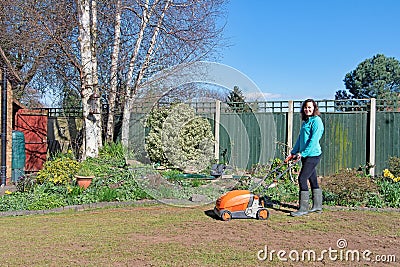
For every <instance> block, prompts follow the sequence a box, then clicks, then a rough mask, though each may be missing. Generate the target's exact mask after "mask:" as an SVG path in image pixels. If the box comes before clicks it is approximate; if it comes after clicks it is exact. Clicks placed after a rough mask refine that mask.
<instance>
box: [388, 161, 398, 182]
mask: <svg viewBox="0 0 400 267" xmlns="http://www.w3.org/2000/svg"><path fill="white" fill-rule="evenodd" d="M389 171H390V172H391V173H392V174H393V175H394V176H395V177H399V176H400V158H398V157H389Z"/></svg>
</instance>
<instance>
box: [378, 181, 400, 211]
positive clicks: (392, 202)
mask: <svg viewBox="0 0 400 267" xmlns="http://www.w3.org/2000/svg"><path fill="white" fill-rule="evenodd" d="M378 186H379V194H380V195H381V197H382V199H383V200H384V202H385V203H387V205H388V206H389V207H393V208H400V183H399V182H394V181H393V180H390V179H387V178H381V179H379V180H378Z"/></svg>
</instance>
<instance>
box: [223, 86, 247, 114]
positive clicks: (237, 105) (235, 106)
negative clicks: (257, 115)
mask: <svg viewBox="0 0 400 267" xmlns="http://www.w3.org/2000/svg"><path fill="white" fill-rule="evenodd" d="M226 102H227V104H228V105H229V106H230V107H231V109H232V110H233V111H235V112H238V113H242V112H251V108H250V107H249V105H248V104H247V103H246V101H245V97H244V96H243V93H242V90H240V89H239V86H234V87H233V91H230V93H229V95H228V97H227V99H226Z"/></svg>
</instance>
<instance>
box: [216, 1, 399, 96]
mask: <svg viewBox="0 0 400 267" xmlns="http://www.w3.org/2000/svg"><path fill="white" fill-rule="evenodd" d="M227 12H228V14H227V25H226V28H225V37H227V38H229V43H230V44H231V45H230V46H229V47H226V48H225V49H224V50H223V51H222V54H223V56H222V59H221V60H220V63H223V64H226V65H229V66H231V67H233V68H235V69H237V70H239V71H240V72H242V73H243V74H245V75H247V76H248V77H249V78H250V79H251V80H252V81H253V82H254V83H255V84H256V85H257V86H258V87H259V89H260V90H261V91H262V92H263V93H265V95H266V98H267V100H304V99H305V98H309V97H310V98H314V99H334V96H335V92H336V91H337V90H339V89H344V83H343V79H344V77H345V75H346V73H348V72H350V71H352V70H354V69H355V68H356V67H357V65H358V64H359V63H361V62H362V61H364V60H365V59H368V58H371V57H373V56H374V55H376V54H384V55H385V56H387V57H395V58H396V59H398V60H400V19H399V14H400V1H399V0H319V1H317V0H252V1H243V0H230V3H229V4H228V6H227Z"/></svg>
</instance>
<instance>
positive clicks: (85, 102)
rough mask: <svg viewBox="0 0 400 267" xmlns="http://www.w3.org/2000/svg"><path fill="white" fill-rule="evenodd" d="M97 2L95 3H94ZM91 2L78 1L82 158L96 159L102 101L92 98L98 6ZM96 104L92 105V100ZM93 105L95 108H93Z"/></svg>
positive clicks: (95, 61) (93, 92) (95, 75)
mask: <svg viewBox="0 0 400 267" xmlns="http://www.w3.org/2000/svg"><path fill="white" fill-rule="evenodd" d="M93 2H95V1H93ZM93 2H92V5H91V4H90V1H89V0H78V12H79V13H78V14H79V41H80V50H81V66H82V71H81V95H82V109H83V118H84V128H83V129H84V142H83V145H84V150H83V155H82V157H83V158H84V159H85V158H87V157H96V156H97V155H98V152H99V147H100V146H101V117H100V114H99V113H98V112H93V111H96V110H97V111H99V110H100V108H99V107H100V105H99V104H100V102H99V101H100V99H99V98H92V96H93V95H94V94H95V93H97V84H96V83H97V71H96V70H97V59H96V55H95V54H94V52H93V51H94V49H93V45H94V44H93V43H94V41H93V39H92V38H94V40H95V36H94V37H93V33H95V32H96V28H95V26H96V24H93V23H91V16H90V13H91V12H92V18H93V16H94V21H96V5H95V3H94V5H93ZM92 22H93V21H92ZM93 99H94V100H95V101H96V102H94V103H91V102H92V100H93ZM91 104H93V105H94V106H92V105H91Z"/></svg>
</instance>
